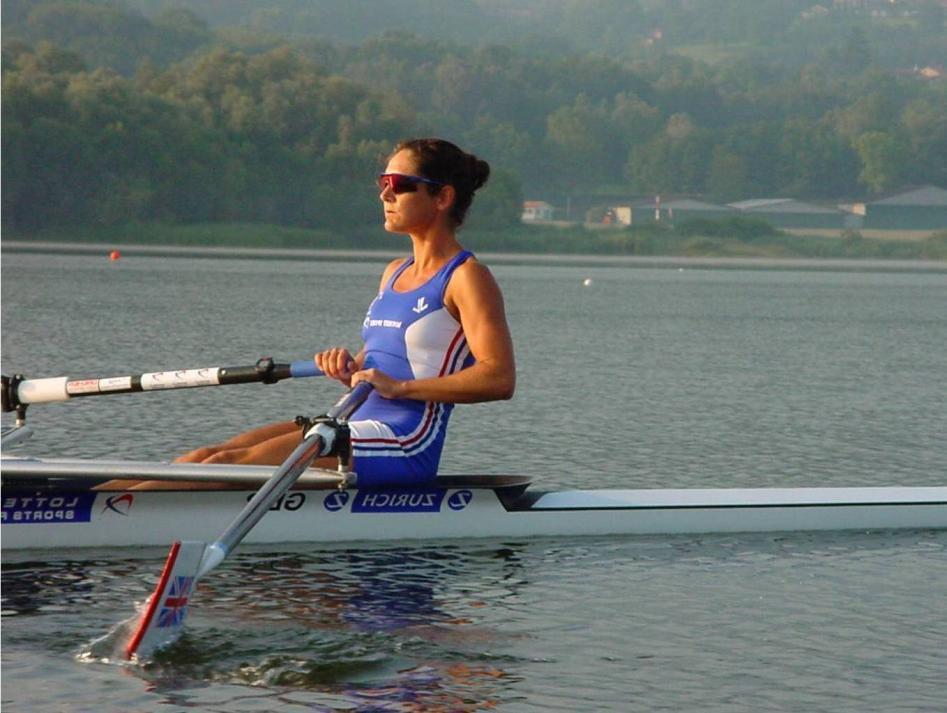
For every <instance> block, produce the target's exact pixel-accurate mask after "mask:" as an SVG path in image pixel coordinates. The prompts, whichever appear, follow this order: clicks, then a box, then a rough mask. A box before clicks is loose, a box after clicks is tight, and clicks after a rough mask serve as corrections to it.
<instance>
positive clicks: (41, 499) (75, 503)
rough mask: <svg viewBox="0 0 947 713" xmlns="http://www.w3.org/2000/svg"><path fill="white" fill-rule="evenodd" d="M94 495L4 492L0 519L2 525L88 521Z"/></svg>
mask: <svg viewBox="0 0 947 713" xmlns="http://www.w3.org/2000/svg"><path fill="white" fill-rule="evenodd" d="M95 496H96V494H95V493H61V494H58V495H43V494H42V493H37V494H36V495H8V496H5V497H4V498H3V512H2V515H0V522H2V523H3V524H4V525H28V524H31V523H47V524H57V523H66V522H89V521H91V520H92V504H93V503H94V502H95Z"/></svg>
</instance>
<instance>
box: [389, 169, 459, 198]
mask: <svg viewBox="0 0 947 713" xmlns="http://www.w3.org/2000/svg"><path fill="white" fill-rule="evenodd" d="M377 182H378V187H379V188H380V189H381V190H385V189H386V188H390V189H391V192H392V193H394V194H396V195H397V194H400V193H414V192H415V191H416V190H418V184H419V183H426V184H428V185H429V186H446V185H447V184H446V183H444V182H442V181H432V180H431V179H430V178H422V177H421V176H409V175H407V174H404V173H379V174H378V181H377Z"/></svg>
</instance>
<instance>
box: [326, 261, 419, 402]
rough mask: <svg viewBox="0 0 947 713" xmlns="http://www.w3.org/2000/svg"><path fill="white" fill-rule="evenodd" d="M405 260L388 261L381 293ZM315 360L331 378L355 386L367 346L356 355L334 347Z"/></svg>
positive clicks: (382, 276)
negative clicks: (354, 375) (354, 380)
mask: <svg viewBox="0 0 947 713" xmlns="http://www.w3.org/2000/svg"><path fill="white" fill-rule="evenodd" d="M404 260H405V259H404V258H398V259H396V260H392V261H391V262H390V263H388V267H386V268H385V270H384V272H382V274H381V282H380V283H379V285H378V292H379V293H380V292H381V291H382V290H383V289H384V287H385V284H386V283H387V282H388V280H389V279H390V278H391V276H392V275H393V274H394V271H395V270H396V269H397V268H398V266H399V265H401V263H403V262H404ZM314 360H315V362H316V366H317V367H319V369H321V370H322V373H323V374H325V375H326V376H328V377H329V378H330V379H335V380H336V381H341V382H342V383H343V384H345V385H346V386H354V384H353V383H352V374H354V373H355V372H356V371H358V370H359V369H361V368H362V366H364V364H365V347H362V348H361V350H359V352H358V354H356V355H355V356H352V353H351V352H350V351H349V350H348V349H346V348H345V347H333V348H331V349H326V350H325V351H321V352H319V353H318V354H316V355H315V357H314Z"/></svg>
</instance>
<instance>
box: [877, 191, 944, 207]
mask: <svg viewBox="0 0 947 713" xmlns="http://www.w3.org/2000/svg"><path fill="white" fill-rule="evenodd" d="M869 205H905V206H908V205H911V206H922V205H926V206H932V205H933V206H947V191H945V190H944V189H943V188H938V187H937V186H921V187H920V188H914V189H912V190H909V191H904V192H902V193H897V194H895V195H893V196H888V197H887V198H882V199H880V200H877V201H872V202H871V203H870V204H869Z"/></svg>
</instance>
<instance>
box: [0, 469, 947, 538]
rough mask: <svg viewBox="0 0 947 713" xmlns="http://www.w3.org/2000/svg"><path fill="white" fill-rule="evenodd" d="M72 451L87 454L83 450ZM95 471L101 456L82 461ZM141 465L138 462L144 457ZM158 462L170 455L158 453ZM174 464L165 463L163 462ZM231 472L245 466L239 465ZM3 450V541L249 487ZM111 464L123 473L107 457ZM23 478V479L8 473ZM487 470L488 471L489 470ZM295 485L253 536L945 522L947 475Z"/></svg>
mask: <svg viewBox="0 0 947 713" xmlns="http://www.w3.org/2000/svg"><path fill="white" fill-rule="evenodd" d="M69 463H72V464H73V465H75V464H81V463H82V461H70V462H69ZM86 464H87V469H88V470H89V471H90V472H93V473H95V472H97V473H98V477H102V472H101V470H99V471H96V470H95V462H86ZM139 465H141V464H139ZM156 465H159V466H161V465H162V464H156ZM163 467H167V466H163ZM235 472H248V471H246V470H243V469H240V468H236V469H235ZM18 473H20V471H19V470H18V468H17V466H16V463H15V462H14V461H11V459H4V462H3V474H4V479H5V483H4V488H3V516H2V517H3V519H2V531H0V545H2V548H3V549H4V550H21V549H34V548H49V549H62V548H72V547H117V546H147V545H160V546H166V545H168V544H169V543H171V542H172V541H174V540H204V541H212V540H213V539H215V538H216V537H217V536H218V535H219V534H220V532H221V531H222V530H223V529H224V528H225V527H226V526H227V525H228V524H229V523H230V521H231V520H232V519H233V517H234V516H235V515H236V514H237V513H238V512H239V511H240V509H241V508H242V507H243V506H244V505H245V504H246V502H247V500H248V499H249V497H250V495H251V494H252V492H253V488H252V487H248V488H247V489H246V490H214V491H124V492H119V491H115V492H95V491H90V490H88V489H77V488H76V487H75V485H74V484H73V485H72V486H70V487H66V486H64V485H57V486H55V487H50V481H48V480H43V481H42V483H41V481H39V480H37V481H36V483H37V484H36V486H35V487H34V486H33V483H32V482H26V483H24V480H23V479H20V478H16V476H17V474H18ZM109 476H110V477H115V474H114V472H113V471H112V470H111V469H110V470H109ZM11 478H15V479H16V482H15V484H14V483H13V482H11ZM480 480H483V479H482V478H481V479H480ZM446 483H447V484H448V487H436V488H425V489H413V490H397V489H392V490H339V489H335V488H332V489H327V488H325V487H323V488H322V489H316V490H294V491H291V492H289V493H287V494H286V495H285V496H283V497H282V498H281V500H280V501H279V502H277V503H276V505H274V507H273V508H272V510H271V512H269V513H267V515H266V516H265V517H264V518H263V519H262V520H261V521H260V522H259V524H257V525H256V527H254V528H253V530H252V531H251V532H250V533H249V535H248V536H247V538H246V540H245V541H246V542H247V543H263V544H275V543H300V542H313V543H329V542H358V541H383V542H391V541H395V540H418V539H421V540H448V539H457V538H462V539H467V538H497V537H502V538H509V537H516V538H531V537H546V536H551V537H559V536H567V537H576V536H588V535H658V534H678V533H732V532H778V531H801V530H886V529H899V528H912V529H930V528H947V487H893V488H791V489H773V488H761V489H719V490H717V489H714V490H570V491H559V492H547V493H542V492H540V493H534V492H532V491H531V490H526V489H525V487H524V486H521V487H511V488H497V489H494V488H490V487H484V486H483V483H482V482H475V481H472V484H471V485H470V486H467V485H465V484H464V482H463V481H462V480H459V479H456V478H453V479H449V480H447V481H446Z"/></svg>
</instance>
